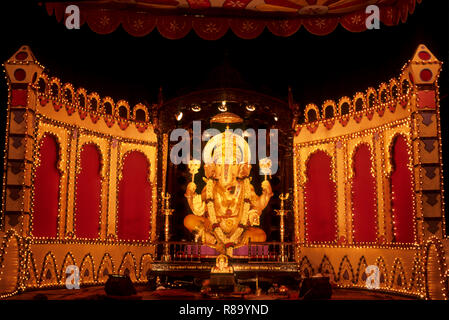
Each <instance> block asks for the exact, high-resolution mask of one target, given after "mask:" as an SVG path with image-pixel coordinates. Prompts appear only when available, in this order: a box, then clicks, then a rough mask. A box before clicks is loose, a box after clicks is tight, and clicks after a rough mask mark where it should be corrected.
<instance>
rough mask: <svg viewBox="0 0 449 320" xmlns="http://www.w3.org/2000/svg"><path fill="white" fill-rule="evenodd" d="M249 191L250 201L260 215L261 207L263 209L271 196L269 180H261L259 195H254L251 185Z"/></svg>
mask: <svg viewBox="0 0 449 320" xmlns="http://www.w3.org/2000/svg"><path fill="white" fill-rule="evenodd" d="M251 193H252V194H253V197H252V201H251V203H252V205H253V206H254V209H256V210H257V212H258V214H259V215H261V214H262V211H263V209H265V207H266V206H267V205H268V202H269V201H270V199H271V197H272V196H273V191H272V189H271V184H270V182H268V181H267V180H265V181H264V182H262V194H261V195H260V196H257V195H256V193H255V192H254V187H253V186H251Z"/></svg>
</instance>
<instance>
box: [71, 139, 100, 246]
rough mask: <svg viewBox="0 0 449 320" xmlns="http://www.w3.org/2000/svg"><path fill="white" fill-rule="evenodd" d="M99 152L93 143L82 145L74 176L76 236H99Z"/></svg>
mask: <svg viewBox="0 0 449 320" xmlns="http://www.w3.org/2000/svg"><path fill="white" fill-rule="evenodd" d="M100 173H101V154H100V152H99V150H98V148H97V146H96V145H95V144H92V143H90V144H86V145H84V146H83V148H82V150H81V154H80V171H79V173H78V175H77V177H76V202H75V212H76V214H75V233H76V236H77V237H78V238H89V239H95V238H98V236H99V229H100V211H101V174H100Z"/></svg>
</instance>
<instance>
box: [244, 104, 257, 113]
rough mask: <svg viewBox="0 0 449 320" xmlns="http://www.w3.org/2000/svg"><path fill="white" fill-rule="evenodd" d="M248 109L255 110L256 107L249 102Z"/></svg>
mask: <svg viewBox="0 0 449 320" xmlns="http://www.w3.org/2000/svg"><path fill="white" fill-rule="evenodd" d="M246 110H248V111H249V112H253V111H254V110H256V107H255V106H254V105H253V104H249V105H247V106H246Z"/></svg>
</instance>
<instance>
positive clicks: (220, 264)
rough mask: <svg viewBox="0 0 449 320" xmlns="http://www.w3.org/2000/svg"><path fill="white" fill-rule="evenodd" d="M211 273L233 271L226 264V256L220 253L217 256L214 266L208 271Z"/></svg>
mask: <svg viewBox="0 0 449 320" xmlns="http://www.w3.org/2000/svg"><path fill="white" fill-rule="evenodd" d="M210 272H211V273H233V272H234V268H232V267H231V266H229V265H228V257H227V256H226V255H224V254H221V255H219V256H218V257H217V260H216V262H215V267H213V268H212V270H211V271H210Z"/></svg>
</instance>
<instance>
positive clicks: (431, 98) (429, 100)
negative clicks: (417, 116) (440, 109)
mask: <svg viewBox="0 0 449 320" xmlns="http://www.w3.org/2000/svg"><path fill="white" fill-rule="evenodd" d="M435 100H436V98H435V91H433V90H421V91H418V107H419V108H429V109H435V107H436V104H435Z"/></svg>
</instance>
